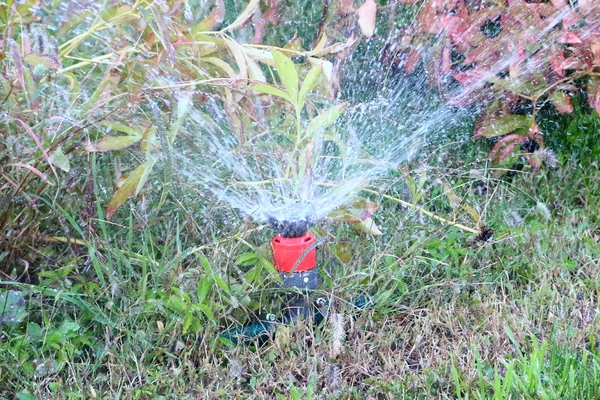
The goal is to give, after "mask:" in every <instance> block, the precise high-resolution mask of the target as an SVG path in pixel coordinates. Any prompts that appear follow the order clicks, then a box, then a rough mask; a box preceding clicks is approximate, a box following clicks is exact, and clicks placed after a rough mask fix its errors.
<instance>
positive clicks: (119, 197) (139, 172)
mask: <svg viewBox="0 0 600 400" xmlns="http://www.w3.org/2000/svg"><path fill="white" fill-rule="evenodd" d="M153 165H154V161H146V162H145V163H143V164H142V165H140V166H138V167H137V168H136V169H134V170H133V171H132V172H131V173H130V174H129V176H128V177H127V179H126V180H125V183H123V186H121V187H120V188H119V189H117V191H116V192H115V193H114V194H113V196H112V198H111V199H110V202H109V203H108V206H106V218H107V219H110V217H111V216H112V215H113V214H114V213H115V211H117V210H118V209H119V207H121V206H122V205H123V204H124V203H125V202H126V201H127V199H128V198H129V197H130V196H133V195H135V194H136V193H137V192H138V191H139V188H140V185H141V184H142V185H143V183H144V182H145V180H146V179H148V172H149V171H150V170H151V169H152V166H153Z"/></svg>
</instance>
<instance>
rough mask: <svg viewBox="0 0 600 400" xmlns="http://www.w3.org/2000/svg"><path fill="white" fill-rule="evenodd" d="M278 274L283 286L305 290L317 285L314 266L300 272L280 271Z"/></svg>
mask: <svg viewBox="0 0 600 400" xmlns="http://www.w3.org/2000/svg"><path fill="white" fill-rule="evenodd" d="M279 276H280V277H281V281H282V284H283V286H287V287H296V288H298V289H305V290H306V289H308V290H310V289H316V288H317V286H319V274H318V273H317V269H316V268H313V269H310V270H308V271H302V272H280V273H279Z"/></svg>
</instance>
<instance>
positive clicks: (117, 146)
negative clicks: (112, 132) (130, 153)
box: [85, 136, 140, 152]
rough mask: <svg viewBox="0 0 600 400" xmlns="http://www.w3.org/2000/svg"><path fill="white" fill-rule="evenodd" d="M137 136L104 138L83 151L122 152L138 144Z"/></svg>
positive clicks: (138, 138)
mask: <svg viewBox="0 0 600 400" xmlns="http://www.w3.org/2000/svg"><path fill="white" fill-rule="evenodd" d="M139 140H140V137H138V136H106V137H103V138H102V139H100V140H98V141H97V142H96V143H93V144H91V145H89V146H87V147H86V148H85V151H90V152H91V151H113V150H122V149H125V148H127V147H129V146H131V145H132V144H134V143H136V142H138V141H139Z"/></svg>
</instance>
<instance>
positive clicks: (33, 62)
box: [23, 53, 58, 69]
mask: <svg viewBox="0 0 600 400" xmlns="http://www.w3.org/2000/svg"><path fill="white" fill-rule="evenodd" d="M23 60H24V61H25V62H26V63H27V64H29V65H30V66H31V67H32V68H35V67H37V66H38V65H43V66H44V67H46V68H48V69H58V64H56V62H54V61H53V60H52V59H51V58H50V57H46V56H42V55H40V54H39V53H29V54H27V55H26V56H25V57H24V58H23Z"/></svg>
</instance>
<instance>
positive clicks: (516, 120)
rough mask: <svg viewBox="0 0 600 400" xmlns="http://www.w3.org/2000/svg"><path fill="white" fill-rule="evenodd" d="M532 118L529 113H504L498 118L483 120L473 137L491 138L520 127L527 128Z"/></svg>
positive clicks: (531, 122)
mask: <svg viewBox="0 0 600 400" xmlns="http://www.w3.org/2000/svg"><path fill="white" fill-rule="evenodd" d="M532 124H533V118H532V117H531V116H529V115H505V116H503V117H499V118H493V119H489V120H484V121H483V122H482V123H481V124H480V126H479V127H478V128H477V129H476V131H475V137H476V138H477V137H482V136H483V137H487V138H492V137H496V136H502V135H506V134H507V133H510V132H513V131H515V130H517V129H520V128H529V127H531V125H532Z"/></svg>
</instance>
